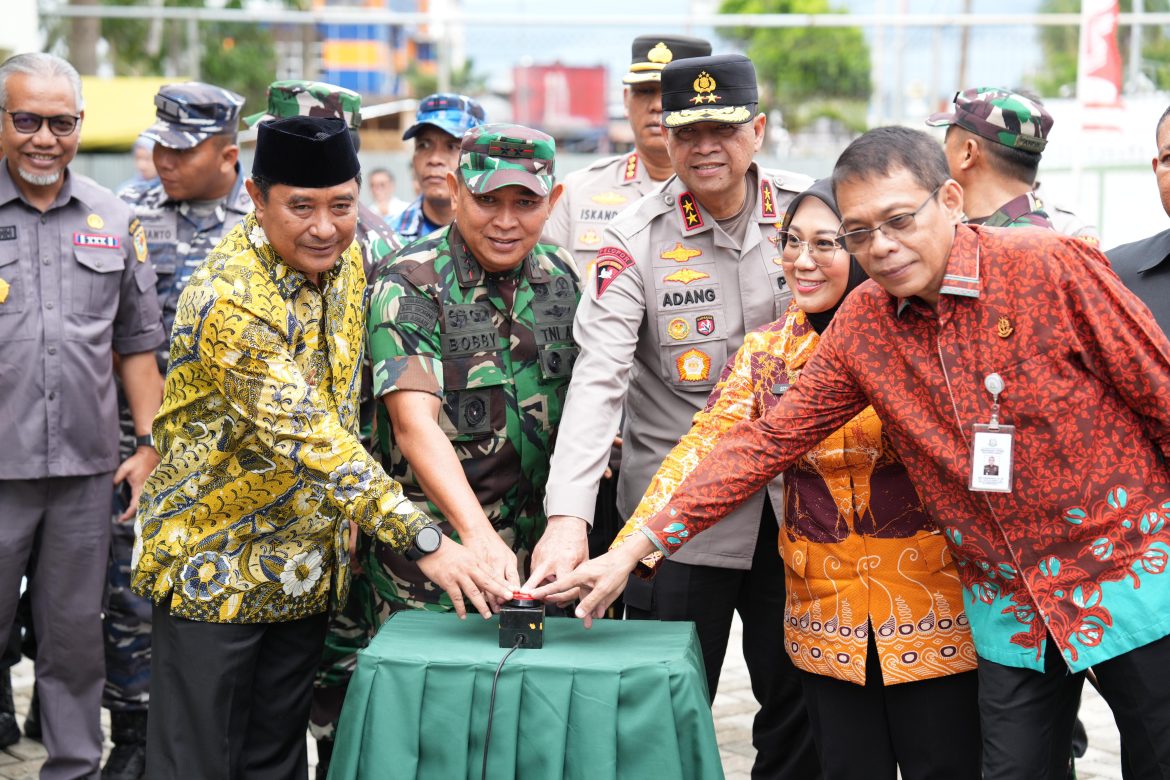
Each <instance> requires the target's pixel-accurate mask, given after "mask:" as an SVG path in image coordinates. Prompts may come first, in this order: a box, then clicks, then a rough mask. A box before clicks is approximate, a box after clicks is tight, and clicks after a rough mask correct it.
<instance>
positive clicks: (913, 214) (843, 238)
mask: <svg viewBox="0 0 1170 780" xmlns="http://www.w3.org/2000/svg"><path fill="white" fill-rule="evenodd" d="M944 186H946V182H943V183H942V184H940V185H938V186H937V187H935V188H934V190H933V191H931V193H930V195H928V196H927V198H926V200H924V201H922V205H921V206H919V207H918V208H916V209H914V210H913V211H907V212H905V213H903V214H895V215H894V216H892V217H890V218H889V219H885V220H882V221H881V222H879V223H877V224H876V225H874V226H873V227H871V228H858V229H857V230H850V231H847V232H844V233H841V232H838V233H837V241H839V242H840V243H841V246H843V247H844V248H845V250H846V251H848V252H849V253H850V254H854V255H857V254H861V253H862V252H863V251H865V250H866V248H867V247H869V246H870V244H872V242H873V234H874V233H875V232H877V231H879V230H880V231H881V233H882V235H883V236H885V237H886V238H888V239H890V240H891V241H900V240H901V239H900V238H899V237H900V236H903V235H906V234H907V233H908V232H910V231H912V230H913V229H914V228H915V227H916V225H917V222H918V215H919V214H920V213H922V210H923V209H925V208H926V207H927V206H929V205H930V204H931V202H932V201H934V199H935V198H937V197H938V193H939V192H940V191H941V190H942V188H943V187H944ZM906 218H909V222H907V223H906V224H905V226H903V227H895V226H893V225H891V224H890V223H891V222H894V221H896V220H900V219H906ZM841 227H844V225H842V226H841ZM887 228H888V230H887ZM890 231H892V232H890ZM863 233H864V234H865V235H866V236H867V238H866V239H865V243H863V244H862V245H861V246H859V247H853V248H850V246H849V236H857V235H860V234H863Z"/></svg>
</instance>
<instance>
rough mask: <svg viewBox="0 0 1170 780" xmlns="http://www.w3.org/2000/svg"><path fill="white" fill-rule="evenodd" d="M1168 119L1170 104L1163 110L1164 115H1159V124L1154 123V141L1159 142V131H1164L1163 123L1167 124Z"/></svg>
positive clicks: (1169, 116) (1169, 117)
mask: <svg viewBox="0 0 1170 780" xmlns="http://www.w3.org/2000/svg"><path fill="white" fill-rule="evenodd" d="M1167 119H1170V106H1167V107H1166V110H1165V111H1163V112H1162V116H1160V117H1158V124H1156V125H1154V143H1157V142H1158V133H1160V132H1162V125H1163V124H1165V122H1166V120H1167Z"/></svg>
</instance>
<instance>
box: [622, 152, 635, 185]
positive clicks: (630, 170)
mask: <svg viewBox="0 0 1170 780" xmlns="http://www.w3.org/2000/svg"><path fill="white" fill-rule="evenodd" d="M636 178H638V155H637V154H631V155H630V156H629V157H627V158H626V173H625V175H624V176H622V181H633V180H634V179H636Z"/></svg>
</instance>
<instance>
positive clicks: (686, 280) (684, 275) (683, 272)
mask: <svg viewBox="0 0 1170 780" xmlns="http://www.w3.org/2000/svg"><path fill="white" fill-rule="evenodd" d="M710 278H711V274H709V273H705V272H704V271H696V270H694V269H692V268H680V269H679V270H677V271H675V272H674V273H672V274H667V275H666V276H664V277H662V281H664V282H678V283H679V284H690V283H691V282H697V281H699V280H700V279H710Z"/></svg>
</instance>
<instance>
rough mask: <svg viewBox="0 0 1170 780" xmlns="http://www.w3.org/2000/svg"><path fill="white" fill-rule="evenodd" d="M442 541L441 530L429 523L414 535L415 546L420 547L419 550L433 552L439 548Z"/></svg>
mask: <svg viewBox="0 0 1170 780" xmlns="http://www.w3.org/2000/svg"><path fill="white" fill-rule="evenodd" d="M442 541H443V534H442V533H440V532H439V529H438V528H435V527H434V526H433V525H428V526H424V527H423V528H422V530H420V531H419V532H418V535H417V536H415V537H414V546H415V547H417V548H418V550H419V552H422V553H432V552H434V551H435V550H437V549H439V544H440V543H442Z"/></svg>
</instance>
